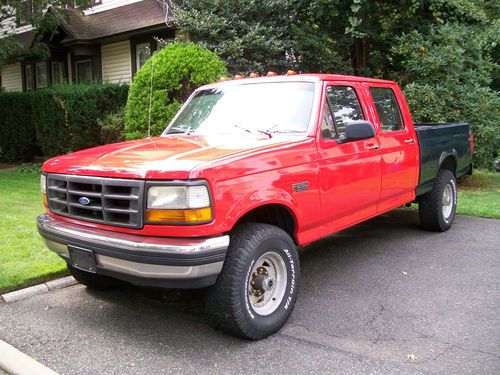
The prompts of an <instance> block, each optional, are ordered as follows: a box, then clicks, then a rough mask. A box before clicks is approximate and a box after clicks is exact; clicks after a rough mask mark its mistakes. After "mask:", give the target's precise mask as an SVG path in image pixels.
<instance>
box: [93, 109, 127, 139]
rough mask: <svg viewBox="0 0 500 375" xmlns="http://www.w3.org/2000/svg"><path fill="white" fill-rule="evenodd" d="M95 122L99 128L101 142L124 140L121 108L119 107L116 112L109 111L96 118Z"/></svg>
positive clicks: (123, 117) (123, 115) (123, 120)
mask: <svg viewBox="0 0 500 375" xmlns="http://www.w3.org/2000/svg"><path fill="white" fill-rule="evenodd" d="M97 124H98V125H99V127H100V129H101V137H100V143H101V144H103V145H106V144H109V143H116V142H122V141H124V140H125V114H124V109H123V108H120V109H119V110H118V112H109V113H107V114H105V115H104V117H103V118H98V119H97Z"/></svg>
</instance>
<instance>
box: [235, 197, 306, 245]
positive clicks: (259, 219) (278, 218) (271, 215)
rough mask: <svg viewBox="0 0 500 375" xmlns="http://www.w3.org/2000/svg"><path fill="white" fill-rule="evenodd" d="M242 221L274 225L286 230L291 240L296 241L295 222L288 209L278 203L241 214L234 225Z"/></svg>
mask: <svg viewBox="0 0 500 375" xmlns="http://www.w3.org/2000/svg"><path fill="white" fill-rule="evenodd" d="M242 223H263V224H271V225H275V226H277V227H278V228H281V229H283V230H284V231H285V232H287V233H288V234H289V235H290V237H292V239H293V241H294V242H295V243H297V238H296V235H295V231H296V229H297V223H296V221H295V217H294V216H293V214H292V213H291V212H290V210H289V209H288V208H287V207H285V206H283V205H280V204H268V205H265V206H260V207H257V208H254V209H253V210H251V211H249V212H247V213H246V214H245V215H243V216H242V217H241V218H240V219H239V220H238V222H237V223H236V225H238V224H242Z"/></svg>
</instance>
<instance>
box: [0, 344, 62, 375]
mask: <svg viewBox="0 0 500 375" xmlns="http://www.w3.org/2000/svg"><path fill="white" fill-rule="evenodd" d="M0 369H2V370H4V371H6V372H7V373H8V374H10V375H26V374H37V375H57V372H55V371H53V370H51V369H50V368H48V367H46V366H44V365H42V364H41V363H39V362H37V361H35V360H34V359H33V358H31V357H29V356H27V355H26V354H24V353H23V352H20V351H19V350H17V349H16V348H14V347H13V346H11V345H9V344H7V343H6V342H5V341H2V340H0Z"/></svg>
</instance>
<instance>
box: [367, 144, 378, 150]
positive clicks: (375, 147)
mask: <svg viewBox="0 0 500 375" xmlns="http://www.w3.org/2000/svg"><path fill="white" fill-rule="evenodd" d="M366 149H367V150H378V145H367V146H366Z"/></svg>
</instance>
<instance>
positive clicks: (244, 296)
mask: <svg viewBox="0 0 500 375" xmlns="http://www.w3.org/2000/svg"><path fill="white" fill-rule="evenodd" d="M299 277H300V269H299V258H298V254H297V250H296V248H295V244H294V242H293V240H292V239H291V238H290V236H289V235H288V234H287V233H286V232H285V231H283V230H282V229H280V228H278V227H275V226H273V225H268V224H257V223H248V224H243V225H241V226H240V227H238V228H237V229H235V230H234V232H233V233H232V234H231V243H230V245H229V249H228V252H227V255H226V260H225V261H224V266H223V268H222V271H221V273H220V275H219V276H218V278H217V282H216V284H215V285H214V286H213V287H211V288H210V289H209V290H208V292H207V294H206V298H207V300H206V306H207V309H208V312H209V313H210V315H211V317H212V319H213V322H214V324H215V326H216V327H217V328H220V329H221V330H223V331H225V332H227V333H229V334H232V335H234V336H238V337H242V338H246V339H251V340H259V339H262V338H265V337H267V336H269V335H271V334H272V333H274V332H276V331H278V330H279V329H280V328H281V327H282V326H283V325H284V324H285V323H286V321H287V320H288V317H289V316H290V314H291V312H292V310H293V307H294V304H295V301H296V299H297V293H298V289H299Z"/></svg>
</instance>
